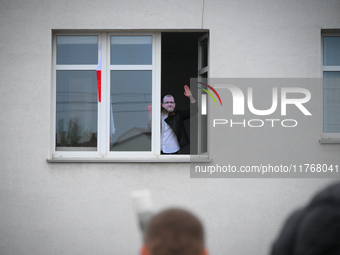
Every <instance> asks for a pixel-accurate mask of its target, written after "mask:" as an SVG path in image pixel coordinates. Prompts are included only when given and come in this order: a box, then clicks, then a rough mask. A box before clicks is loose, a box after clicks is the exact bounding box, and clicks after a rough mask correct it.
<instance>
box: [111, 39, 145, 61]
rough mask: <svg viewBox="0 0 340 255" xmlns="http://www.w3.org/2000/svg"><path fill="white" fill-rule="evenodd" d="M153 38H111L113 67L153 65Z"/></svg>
mask: <svg viewBox="0 0 340 255" xmlns="http://www.w3.org/2000/svg"><path fill="white" fill-rule="evenodd" d="M151 64H152V36H111V65H151Z"/></svg>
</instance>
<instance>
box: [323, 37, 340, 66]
mask: <svg viewBox="0 0 340 255" xmlns="http://www.w3.org/2000/svg"><path fill="white" fill-rule="evenodd" d="M323 65H324V66H339V65H340V36H325V37H323Z"/></svg>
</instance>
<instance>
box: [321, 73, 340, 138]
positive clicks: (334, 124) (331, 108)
mask: <svg viewBox="0 0 340 255" xmlns="http://www.w3.org/2000/svg"><path fill="white" fill-rule="evenodd" d="M323 87H324V93H323V94H324V99H323V104H324V107H323V110H324V125H323V131H324V132H325V133H340V72H324V79H323Z"/></svg>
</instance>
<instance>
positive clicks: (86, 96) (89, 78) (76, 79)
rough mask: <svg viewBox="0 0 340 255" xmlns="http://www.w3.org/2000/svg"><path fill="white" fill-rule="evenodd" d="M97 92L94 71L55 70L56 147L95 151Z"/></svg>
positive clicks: (59, 148)
mask: <svg viewBox="0 0 340 255" xmlns="http://www.w3.org/2000/svg"><path fill="white" fill-rule="evenodd" d="M97 94H98V93H97V76H96V71H95V70H94V71H57V100H56V101H57V106H56V107H57V109H56V112H57V113H56V115H57V119H56V144H57V150H70V148H71V147H72V148H71V150H96V147H97V105H98V104H97ZM67 148H69V149H67Z"/></svg>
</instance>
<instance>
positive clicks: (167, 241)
mask: <svg viewBox="0 0 340 255" xmlns="http://www.w3.org/2000/svg"><path fill="white" fill-rule="evenodd" d="M141 254H142V255H207V254H208V252H207V250H206V249H205V247H204V232H203V226H202V224H201V222H200V220H199V219H198V218H197V217H196V216H194V215H193V214H192V213H190V212H188V211H186V210H183V209H177V208H171V209H167V210H164V211H161V212H160V213H158V214H156V215H155V216H154V217H153V218H152V219H151V221H150V223H149V224H148V226H147V228H146V231H145V236H144V246H143V247H142V249H141Z"/></svg>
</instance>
